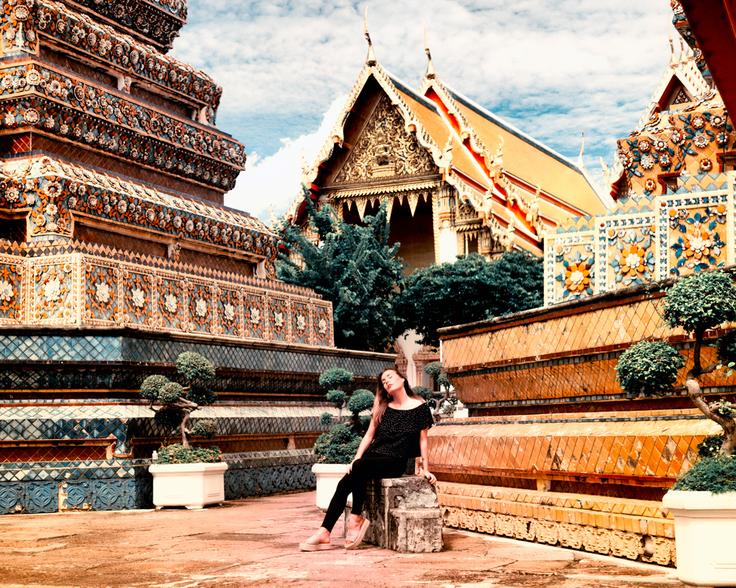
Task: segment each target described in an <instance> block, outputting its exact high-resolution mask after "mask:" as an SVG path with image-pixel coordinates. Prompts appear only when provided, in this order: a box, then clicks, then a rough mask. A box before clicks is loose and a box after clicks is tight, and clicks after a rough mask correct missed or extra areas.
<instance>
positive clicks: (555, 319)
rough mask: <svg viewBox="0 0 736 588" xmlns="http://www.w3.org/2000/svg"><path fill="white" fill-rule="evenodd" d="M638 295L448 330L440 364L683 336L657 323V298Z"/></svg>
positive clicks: (457, 366)
mask: <svg viewBox="0 0 736 588" xmlns="http://www.w3.org/2000/svg"><path fill="white" fill-rule="evenodd" d="M639 298H640V296H628V297H624V296H619V297H616V298H612V299H611V300H607V302H606V304H607V306H604V307H601V306H602V303H601V302H590V301H583V302H581V303H579V304H577V305H575V307H573V308H568V309H566V310H565V311H560V310H556V309H555V308H554V307H552V308H549V309H547V310H546V312H544V314H541V315H537V316H534V317H530V318H528V319H524V320H522V321H518V322H516V321H515V322H511V321H508V322H507V323H506V324H508V325H509V326H505V324H504V322H501V323H500V324H492V325H490V326H488V327H487V328H486V329H484V330H482V331H480V332H478V329H477V328H476V329H474V330H473V334H469V335H466V336H460V337H456V336H455V333H453V338H447V339H444V340H443V342H442V354H443V355H442V356H443V362H444V363H445V364H446V366H447V368H448V369H449V370H451V371H458V370H467V369H470V368H472V367H479V366H485V367H488V366H493V365H500V364H508V363H509V362H521V361H530V360H535V359H536V360H539V359H546V358H548V357H550V356H559V355H567V354H572V353H575V354H579V353H580V352H582V351H584V350H590V349H601V348H606V347H615V346H622V345H626V344H628V343H631V342H634V341H639V340H641V339H643V338H645V337H651V338H658V339H659V338H665V337H671V336H675V335H682V334H683V333H682V332H681V331H679V330H678V331H675V330H672V329H670V328H669V327H667V326H666V325H665V324H664V322H663V321H662V319H661V317H660V313H661V310H662V304H663V300H662V298H661V297H655V296H652V297H649V298H643V299H639Z"/></svg>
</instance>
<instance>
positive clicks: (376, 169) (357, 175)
mask: <svg viewBox="0 0 736 588" xmlns="http://www.w3.org/2000/svg"><path fill="white" fill-rule="evenodd" d="M433 173H437V166H436V165H435V164H434V162H433V161H432V157H431V155H430V154H429V153H428V152H427V150H426V149H424V148H423V147H421V146H420V145H419V143H418V142H417V140H416V137H414V136H413V135H411V134H409V133H407V132H406V130H405V124H404V120H403V118H402V116H401V113H400V112H399V111H398V108H396V107H395V106H394V105H393V104H391V101H390V100H389V98H388V96H386V95H385V94H384V95H382V96H381V97H380V99H379V100H378V103H377V104H376V106H375V108H374V110H373V112H372V113H371V115H370V117H369V119H368V121H367V123H366V124H365V126H364V127H363V129H362V130H361V132H360V135H359V137H358V139H357V141H356V142H355V147H353V149H352V150H351V152H350V154H349V155H348V157H347V159H346V160H345V163H344V164H343V165H342V167H340V169H338V171H337V173H336V174H335V177H334V180H333V184H334V185H342V184H354V183H358V182H365V181H368V182H370V181H372V180H381V179H384V178H389V177H411V176H423V175H427V174H433Z"/></svg>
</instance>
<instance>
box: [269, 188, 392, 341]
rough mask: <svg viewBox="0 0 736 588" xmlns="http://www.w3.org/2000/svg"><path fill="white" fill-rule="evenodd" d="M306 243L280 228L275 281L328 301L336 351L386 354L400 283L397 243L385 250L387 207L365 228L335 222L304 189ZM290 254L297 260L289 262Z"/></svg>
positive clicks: (294, 232) (287, 227) (329, 211)
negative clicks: (310, 231)
mask: <svg viewBox="0 0 736 588" xmlns="http://www.w3.org/2000/svg"><path fill="white" fill-rule="evenodd" d="M305 203H306V207H307V214H308V218H309V222H310V225H311V227H312V228H313V229H314V231H315V232H316V234H317V237H318V240H317V242H316V243H313V242H312V241H310V240H309V239H308V238H307V237H306V236H305V235H304V234H303V233H302V232H301V231H300V230H299V228H298V227H295V226H293V225H291V224H288V223H284V225H283V226H282V227H281V229H280V233H281V238H282V247H281V248H280V253H279V259H278V262H277V266H276V269H277V275H278V277H279V278H280V279H281V280H283V281H285V282H288V283H290V284H296V285H299V286H304V287H307V288H312V289H313V290H314V291H315V292H317V294H319V295H321V296H322V297H323V298H325V299H326V300H329V301H330V302H332V305H333V316H334V321H335V344H336V345H337V346H338V347H344V348H349V349H362V350H369V351H385V350H387V349H388V348H389V346H390V345H391V343H392V341H393V334H394V331H395V322H396V320H395V316H394V304H393V302H394V298H395V297H396V295H397V294H398V291H399V287H400V285H401V284H402V282H403V273H402V270H403V264H402V262H401V259H400V258H399V257H398V251H399V244H398V243H394V244H393V245H389V243H388V239H389V223H388V220H387V218H386V208H385V206H381V207H380V208H379V209H378V212H377V213H376V215H375V216H366V217H365V220H364V223H365V224H364V225H351V224H347V223H345V222H342V221H340V220H339V219H338V218H337V214H336V213H335V211H334V209H333V208H332V207H330V206H329V205H323V206H321V207H320V208H317V207H316V206H315V205H314V203H313V202H312V200H311V198H309V194H308V192H307V191H306V190H305ZM292 251H293V252H295V253H296V254H297V257H298V258H299V261H298V262H297V261H294V260H293V259H291V258H290V256H289V252H292Z"/></svg>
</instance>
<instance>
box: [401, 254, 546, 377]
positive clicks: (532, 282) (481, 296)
mask: <svg viewBox="0 0 736 588" xmlns="http://www.w3.org/2000/svg"><path fill="white" fill-rule="evenodd" d="M542 302H543V273H542V260H541V258H537V257H534V256H532V255H529V254H527V253H520V252H507V253H504V254H503V255H502V256H501V257H500V258H499V259H497V260H494V261H491V262H489V261H486V260H485V258H483V257H481V256H480V255H469V256H468V257H463V258H460V259H458V260H457V261H455V262H454V263H443V264H441V265H433V266H429V267H426V268H421V269H418V270H417V271H415V272H414V273H413V274H411V275H410V276H409V277H408V278H407V279H406V282H405V287H404V289H403V291H402V292H401V294H400V296H399V297H398V299H397V300H396V303H395V311H394V312H395V314H396V316H397V320H398V322H397V325H396V329H395V331H394V332H395V334H396V335H398V334H400V333H401V332H403V331H404V330H406V329H414V330H416V332H417V333H418V334H419V335H420V336H421V340H420V342H421V343H424V344H428V345H434V346H436V345H438V344H439V337H438V335H437V329H439V328H441V327H446V326H450V325H457V324H463V323H469V322H473V321H478V320H482V319H486V318H489V317H494V316H501V315H505V314H509V313H513V312H518V311H520V310H525V309H528V308H535V307H538V306H541V305H542ZM438 383H439V382H438Z"/></svg>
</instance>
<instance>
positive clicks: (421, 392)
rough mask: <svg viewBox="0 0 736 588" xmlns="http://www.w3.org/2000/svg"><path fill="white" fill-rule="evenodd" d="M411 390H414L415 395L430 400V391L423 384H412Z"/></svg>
mask: <svg viewBox="0 0 736 588" xmlns="http://www.w3.org/2000/svg"><path fill="white" fill-rule="evenodd" d="M437 363H439V362H437ZM412 390H413V391H414V394H416V395H417V396H421V397H422V398H424V400H426V401H427V402H429V401H430V400H432V391H431V390H430V389H429V388H426V387H424V386H414V388H412Z"/></svg>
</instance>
